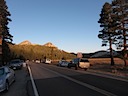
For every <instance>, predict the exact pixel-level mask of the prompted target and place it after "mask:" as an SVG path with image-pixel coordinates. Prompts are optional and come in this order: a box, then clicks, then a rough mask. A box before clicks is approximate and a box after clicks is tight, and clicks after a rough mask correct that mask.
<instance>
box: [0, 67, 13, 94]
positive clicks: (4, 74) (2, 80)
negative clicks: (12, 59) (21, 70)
mask: <svg viewBox="0 0 128 96" xmlns="http://www.w3.org/2000/svg"><path fill="white" fill-rule="evenodd" d="M14 81H15V72H14V71H13V70H12V69H10V68H9V67H6V66H3V67H0V92H2V91H8V90H9V86H10V85H11V84H12V83H13V82H14Z"/></svg>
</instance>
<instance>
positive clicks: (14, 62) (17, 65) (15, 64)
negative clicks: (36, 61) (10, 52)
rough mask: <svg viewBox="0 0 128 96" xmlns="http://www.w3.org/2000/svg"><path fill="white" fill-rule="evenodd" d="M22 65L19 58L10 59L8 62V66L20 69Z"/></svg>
mask: <svg viewBox="0 0 128 96" xmlns="http://www.w3.org/2000/svg"><path fill="white" fill-rule="evenodd" d="M22 66H23V63H22V61H21V60H20V59H15V60H12V61H11V62H10V64H9V67H10V68H12V69H21V68H22Z"/></svg>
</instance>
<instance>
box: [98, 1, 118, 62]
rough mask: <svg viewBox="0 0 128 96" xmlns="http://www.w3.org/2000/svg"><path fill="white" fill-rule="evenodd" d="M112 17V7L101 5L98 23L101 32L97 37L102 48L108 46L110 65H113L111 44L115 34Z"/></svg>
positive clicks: (107, 4) (106, 4)
mask: <svg viewBox="0 0 128 96" xmlns="http://www.w3.org/2000/svg"><path fill="white" fill-rule="evenodd" d="M112 15H113V14H112V6H111V4H109V3H108V2H106V3H105V4H104V5H103V8H102V10H101V14H100V19H99V21H98V23H100V27H101V28H102V30H101V31H99V35H98V37H99V38H100V39H102V40H103V41H102V46H107V44H109V50H110V57H111V65H114V59H113V49H112V44H113V43H114V42H115V34H116V33H115V30H114V19H113V18H112Z"/></svg>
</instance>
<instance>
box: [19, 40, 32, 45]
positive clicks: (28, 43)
mask: <svg viewBox="0 0 128 96" xmlns="http://www.w3.org/2000/svg"><path fill="white" fill-rule="evenodd" d="M18 45H32V43H31V42H30V41H28V40H25V41H23V42H21V43H19V44H18Z"/></svg>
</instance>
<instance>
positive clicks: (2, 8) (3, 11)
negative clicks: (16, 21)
mask: <svg viewBox="0 0 128 96" xmlns="http://www.w3.org/2000/svg"><path fill="white" fill-rule="evenodd" d="M10 15H11V14H10V12H9V11H8V7H7V5H6V1H5V0H0V36H1V37H2V62H3V63H2V64H4V62H6V61H7V59H8V58H9V57H8V56H9V53H10V52H9V47H8V44H7V42H12V37H13V36H12V35H11V34H10V33H9V28H8V26H7V25H8V23H9V22H10V21H11V19H10V18H9V16H10Z"/></svg>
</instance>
